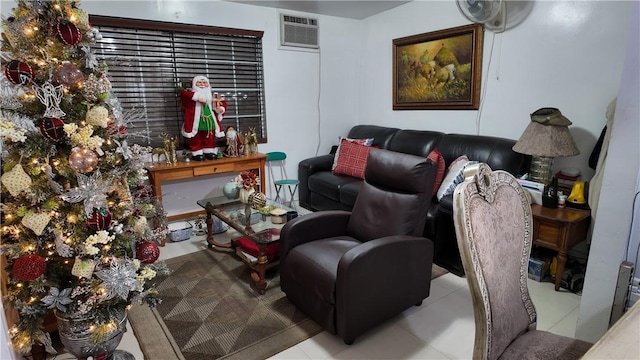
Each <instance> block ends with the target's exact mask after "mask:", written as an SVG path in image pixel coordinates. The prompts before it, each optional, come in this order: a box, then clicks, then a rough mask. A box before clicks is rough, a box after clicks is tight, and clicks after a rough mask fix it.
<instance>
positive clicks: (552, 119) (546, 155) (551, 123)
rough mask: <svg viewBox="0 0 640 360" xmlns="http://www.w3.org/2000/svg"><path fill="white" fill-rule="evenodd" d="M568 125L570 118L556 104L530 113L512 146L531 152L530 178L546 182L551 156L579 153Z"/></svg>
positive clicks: (547, 182)
mask: <svg viewBox="0 0 640 360" xmlns="http://www.w3.org/2000/svg"><path fill="white" fill-rule="evenodd" d="M569 125H571V121H569V119H567V118H566V117H564V116H563V115H562V113H561V112H560V110H558V109H556V108H541V109H538V110H536V111H535V112H533V114H531V122H530V123H529V125H528V126H527V128H526V129H525V130H524V132H523V133H522V135H521V136H520V139H518V142H517V143H516V144H515V145H513V148H512V149H513V151H515V152H517V153H520V154H526V155H531V156H532V158H531V168H530V170H529V180H531V181H535V182H539V183H542V184H544V185H549V184H550V183H551V178H552V173H551V165H552V164H553V158H555V157H560V156H575V155H578V154H580V150H579V149H578V147H577V146H576V143H575V141H573V137H572V136H571V133H570V132H569Z"/></svg>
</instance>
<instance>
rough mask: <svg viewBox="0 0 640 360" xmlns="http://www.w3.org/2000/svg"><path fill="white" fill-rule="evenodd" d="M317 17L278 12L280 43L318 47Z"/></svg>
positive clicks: (311, 47)
mask: <svg viewBox="0 0 640 360" xmlns="http://www.w3.org/2000/svg"><path fill="white" fill-rule="evenodd" d="M318 29H319V28H318V19H313V18H305V17H299V16H291V15H285V14H280V44H281V45H283V46H294V47H304V48H310V49H317V48H318Z"/></svg>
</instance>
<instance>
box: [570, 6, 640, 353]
mask: <svg viewBox="0 0 640 360" xmlns="http://www.w3.org/2000/svg"><path fill="white" fill-rule="evenodd" d="M630 13H632V14H633V21H632V25H631V27H630V28H629V33H630V34H633V35H632V36H631V37H630V39H629V46H628V48H627V54H626V57H625V62H624V66H623V76H622V81H621V84H620V91H619V92H618V101H617V105H616V112H615V116H614V120H613V125H612V129H611V141H610V142H609V149H608V152H607V159H606V161H605V165H604V173H603V178H602V188H601V193H600V200H599V202H598V212H597V218H596V223H595V226H594V228H593V236H592V242H591V251H590V254H589V261H588V264H587V273H586V275H585V281H586V282H585V285H584V289H583V291H582V301H581V303H580V315H579V317H578V326H577V329H576V336H578V337H580V338H582V339H585V340H590V341H595V340H597V339H598V338H600V336H601V335H602V334H603V333H604V332H605V331H606V330H607V327H608V324H609V318H610V316H611V306H612V303H613V294H614V292H615V288H616V281H617V278H618V269H619V265H620V263H621V262H622V261H623V260H625V259H626V257H627V253H628V251H627V244H630V246H637V243H636V242H635V241H632V239H631V237H632V235H631V234H630V233H629V231H630V225H631V223H632V219H631V212H632V211H631V209H632V208H633V206H634V204H633V200H634V193H635V192H636V191H637V190H636V189H637V184H638V174H639V170H640V164H639V163H640V146H639V145H638V138H639V135H640V108H639V106H638V99H639V98H640V90H639V86H640V84H639V83H640V82H639V80H640V72H638V64H640V27H639V23H640V6H639V4H638V3H636V5H635V7H634V10H633V11H631V10H630ZM633 237H635V238H637V237H638V234H637V233H636V234H635V236H633ZM636 251H637V250H636ZM633 253H635V251H633ZM631 260H632V261H635V258H632V259H631ZM636 266H638V264H636Z"/></svg>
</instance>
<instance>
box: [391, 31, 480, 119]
mask: <svg viewBox="0 0 640 360" xmlns="http://www.w3.org/2000/svg"><path fill="white" fill-rule="evenodd" d="M482 41H483V28H482V25H481V24H472V25H465V26H459V27H456V28H451V29H445V30H439V31H434V32H430V33H425V34H419V35H413V36H407V37H403V38H399V39H394V40H393V110H457V109H471V110H474V109H476V110H477V109H478V106H479V104H480V79H481V73H482Z"/></svg>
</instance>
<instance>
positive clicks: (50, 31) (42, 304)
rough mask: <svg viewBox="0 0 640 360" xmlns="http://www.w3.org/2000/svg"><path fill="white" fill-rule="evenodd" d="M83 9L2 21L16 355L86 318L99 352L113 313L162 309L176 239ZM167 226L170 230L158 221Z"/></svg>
mask: <svg viewBox="0 0 640 360" xmlns="http://www.w3.org/2000/svg"><path fill="white" fill-rule="evenodd" d="M79 3H80V2H79V1H64V0H60V1H40V0H34V1H23V0H21V1H17V5H16V7H15V8H14V9H13V10H12V11H13V13H12V16H10V17H8V18H6V19H3V20H2V31H3V32H2V68H3V74H0V91H1V92H0V108H1V109H0V148H1V151H2V178H1V183H2V187H1V194H0V195H1V199H2V201H1V204H0V213H1V214H0V215H1V221H2V226H1V227H0V235H1V236H2V238H1V241H2V243H1V249H2V255H3V256H4V257H5V259H6V263H7V265H8V266H7V267H6V268H5V269H4V271H5V272H6V275H7V277H8V284H7V293H6V294H3V300H4V301H5V304H7V305H8V306H10V307H12V308H14V309H16V310H17V312H18V314H19V321H18V323H17V324H15V325H14V326H13V327H12V328H11V329H10V336H11V339H12V343H13V346H14V348H15V349H16V350H18V351H19V352H21V353H28V352H29V351H30V350H31V347H32V345H33V344H36V343H40V344H44V345H45V346H46V347H47V349H48V351H50V350H53V349H52V347H51V346H50V344H51V339H50V338H49V335H48V334H46V333H44V332H43V330H42V325H43V319H44V318H45V316H47V315H48V314H50V313H51V312H52V311H55V314H56V315H57V316H58V317H65V318H71V317H73V318H84V319H87V320H88V321H90V322H91V323H92V324H94V325H95V327H94V330H93V333H92V339H93V340H94V341H95V342H96V343H99V342H100V341H101V339H105V338H107V337H108V336H109V333H110V332H111V331H112V329H113V321H114V319H113V318H114V314H115V313H122V312H124V311H126V310H127V309H128V308H129V307H130V306H131V305H134V304H137V303H146V304H148V305H150V306H154V305H156V304H157V303H158V302H159V299H158V298H157V291H155V290H154V289H153V288H152V283H151V281H150V280H151V279H153V278H154V277H155V276H156V274H158V273H166V271H167V268H166V266H165V265H164V264H163V263H162V262H160V261H156V260H157V258H158V256H159V249H158V247H157V245H156V244H155V243H156V242H157V241H158V240H160V239H161V238H162V237H164V236H166V234H167V230H166V227H163V226H162V221H161V220H162V219H164V213H163V211H162V209H161V207H160V206H159V205H158V204H157V202H156V201H154V199H153V197H152V196H151V195H152V194H151V191H150V187H149V185H147V182H146V180H147V173H146V170H145V169H144V167H143V160H142V159H143V158H144V157H145V156H146V155H148V154H149V152H150V148H147V147H142V146H138V145H128V144H127V140H126V138H127V125H130V121H128V120H127V111H125V110H123V109H122V107H121V105H120V103H119V101H118V99H117V98H116V97H115V96H114V95H113V94H112V92H111V84H110V82H109V78H108V69H107V68H106V66H105V65H104V64H101V63H99V62H98V61H97V59H96V57H95V55H94V54H93V52H92V48H91V46H92V44H94V43H95V41H96V40H98V39H99V37H100V33H99V31H98V30H97V29H95V28H92V27H91V25H90V23H89V16H88V14H87V13H86V12H84V11H83V10H81V9H80V7H79V5H80V4H79ZM157 220H160V221H157Z"/></svg>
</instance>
